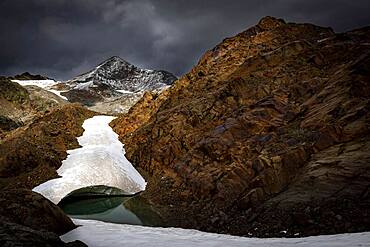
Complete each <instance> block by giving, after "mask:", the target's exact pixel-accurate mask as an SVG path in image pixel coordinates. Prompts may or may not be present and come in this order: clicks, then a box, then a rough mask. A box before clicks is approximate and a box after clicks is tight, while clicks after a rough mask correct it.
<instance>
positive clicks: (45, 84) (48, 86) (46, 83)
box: [12, 80, 68, 100]
mask: <svg viewBox="0 0 370 247" xmlns="http://www.w3.org/2000/svg"><path fill="white" fill-rule="evenodd" d="M12 82H16V83H18V84H19V85H21V86H37V87H40V88H42V89H45V90H46V91H49V92H51V93H53V94H56V95H58V96H59V97H61V98H62V99H64V100H68V99H67V98H66V97H65V96H63V95H61V94H60V93H63V92H65V91H58V90H55V89H52V87H53V86H55V85H56V84H58V83H60V82H58V81H54V80H12Z"/></svg>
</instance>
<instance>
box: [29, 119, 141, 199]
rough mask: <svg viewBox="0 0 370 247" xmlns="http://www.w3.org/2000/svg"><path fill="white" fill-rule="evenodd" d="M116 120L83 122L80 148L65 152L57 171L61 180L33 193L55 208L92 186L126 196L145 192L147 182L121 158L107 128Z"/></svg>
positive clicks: (119, 148)
mask: <svg viewBox="0 0 370 247" xmlns="http://www.w3.org/2000/svg"><path fill="white" fill-rule="evenodd" d="M114 118H115V117H111V116H95V117H92V118H90V119H87V120H85V122H84V123H83V125H82V127H83V128H84V129H85V131H84V133H83V135H82V136H81V137H78V138H77V140H78V143H79V144H80V145H81V146H82V147H81V148H78V149H74V150H68V151H67V153H68V154H69V155H68V157H67V159H65V160H64V161H63V162H62V166H61V167H60V168H59V169H58V170H57V172H58V175H60V176H61V178H57V179H52V180H49V181H47V182H45V183H43V184H41V185H39V186H37V187H35V188H34V189H33V191H35V192H38V193H40V194H42V195H43V196H45V197H46V198H48V199H49V200H51V201H52V202H53V203H55V204H57V203H59V202H60V200H61V199H63V197H65V196H66V195H68V194H69V193H70V192H72V191H74V190H76V189H80V188H84V187H88V186H93V185H105V186H110V187H116V188H119V189H122V190H123V191H126V192H128V193H137V192H139V191H143V190H145V186H146V182H145V180H144V178H143V177H142V176H141V175H140V173H139V172H138V171H136V169H135V168H134V167H133V166H132V165H131V163H130V162H129V161H128V160H127V159H126V157H125V155H124V153H125V152H124V148H123V144H122V143H121V142H120V141H119V140H118V135H117V134H116V133H115V132H114V131H113V130H112V128H111V127H110V126H109V123H110V122H111V121H112V120H113V119H114Z"/></svg>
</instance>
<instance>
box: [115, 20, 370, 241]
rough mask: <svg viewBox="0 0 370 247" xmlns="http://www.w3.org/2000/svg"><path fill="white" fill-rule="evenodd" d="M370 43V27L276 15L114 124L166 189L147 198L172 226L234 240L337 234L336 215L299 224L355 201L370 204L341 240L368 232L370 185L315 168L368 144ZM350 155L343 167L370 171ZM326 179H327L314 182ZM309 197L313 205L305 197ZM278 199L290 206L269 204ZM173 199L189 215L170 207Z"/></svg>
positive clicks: (129, 151) (138, 161)
mask: <svg viewBox="0 0 370 247" xmlns="http://www.w3.org/2000/svg"><path fill="white" fill-rule="evenodd" d="M369 42H370V29H369V28H363V29H358V30H355V31H352V32H348V33H343V34H335V33H334V32H333V31H332V29H330V28H323V27H318V26H315V25H311V24H295V23H285V22H284V21H282V20H279V19H276V18H273V17H266V18H263V19H262V20H261V21H260V22H259V23H258V24H257V25H256V26H254V27H252V28H250V29H248V30H246V31H244V32H242V33H240V34H238V35H236V36H235V37H232V38H227V39H225V40H224V41H223V42H222V43H220V44H219V45H217V46H216V47H215V48H213V49H212V50H209V51H207V52H206V53H205V54H204V55H203V56H202V57H201V59H200V60H199V62H198V64H197V65H196V66H195V67H194V68H193V69H192V70H191V71H190V72H189V73H187V74H186V75H184V76H183V77H181V78H180V79H179V80H177V81H176V82H175V84H174V85H173V86H172V87H171V88H169V89H168V90H166V91H165V92H164V93H162V94H160V95H159V96H158V97H153V96H151V97H150V96H149V95H147V96H145V97H144V98H143V99H142V100H141V101H140V102H138V103H137V104H136V105H135V106H134V108H133V109H132V110H131V111H130V112H129V113H128V114H126V115H124V116H121V117H119V118H118V119H117V120H116V121H115V122H114V124H112V126H113V127H114V130H115V131H116V132H117V133H119V135H120V138H121V140H123V141H124V143H125V149H126V156H127V157H128V159H129V160H130V161H132V162H133V164H134V165H135V166H136V167H138V168H139V169H142V170H144V171H146V172H147V173H148V175H147V178H148V180H149V185H148V191H149V192H150V191H156V193H155V194H150V193H149V192H148V193H146V194H145V193H144V194H143V196H146V197H147V198H149V199H150V200H151V201H152V202H155V203H154V204H156V205H157V206H158V207H162V208H164V209H163V210H164V211H165V213H166V214H167V215H166V217H168V219H169V224H172V225H180V226H184V227H186V226H190V227H197V228H200V229H206V230H213V231H223V232H228V233H235V234H247V233H248V232H249V231H252V229H253V228H251V226H254V227H257V228H259V229H261V230H260V232H255V231H253V233H254V234H256V235H259V236H265V235H263V234H265V233H267V234H271V235H275V236H276V235H279V232H280V231H283V230H284V231H285V230H286V229H292V230H293V229H299V231H300V232H302V234H303V235H304V234H306V235H308V234H319V233H332V232H331V231H332V230H330V225H331V224H332V223H333V222H334V221H335V220H332V219H331V218H330V219H329V218H328V217H329V216H325V215H326V214H324V213H325V212H321V211H320V210H319V211H317V212H321V213H317V214H316V213H312V214H309V217H308V219H307V220H308V221H310V222H311V221H312V222H314V219H313V218H310V217H319V218H320V217H321V216H322V217H323V220H322V222H320V224H321V225H320V224H319V223H317V224H316V225H315V224H314V225H313V226H314V227H313V228H306V229H305V228H304V227H297V226H296V225H294V224H297V220H295V219H303V218H302V217H300V216H299V214H298V211H299V210H302V207H303V208H304V207H312V206H315V207H321V206H323V205H328V206H327V207H325V210H326V212H328V211H337V212H338V213H339V212H341V211H343V210H347V209H348V208H347V209H345V208H346V207H342V206H340V205H337V204H336V203H327V200H332V199H335V200H336V201H337V202H340V201H343V200H344V199H345V197H346V198H348V200H349V201H350V203H348V205H352V206H349V207H350V208H351V207H353V205H357V204H359V205H360V206H358V209H359V210H357V211H356V213H354V216H353V218H354V219H356V220H355V222H354V223H353V224H352V225H351V227H352V228H351V227H347V226H345V225H340V224H339V225H338V227H337V228H335V233H339V232H345V231H355V230H356V229H367V230H369V228H368V226H369V225H366V220H365V219H364V216H365V215H367V214H368V213H369V212H368V211H369V210H368V208H367V205H368V204H366V203H365V202H364V200H365V199H361V200H360V202H361V203H360V202H357V201H356V200H357V199H356V198H360V197H361V195H360V194H361V193H360V192H359V191H360V190H361V189H362V190H366V188H368V185H369V184H368V183H366V182H365V180H364V179H361V180H360V181H361V182H359V183H356V184H352V183H351V182H350V179H345V180H343V179H342V178H343V177H342V175H343V173H345V171H344V170H343V169H339V168H338V169H339V172H338V173H335V174H332V175H329V177H330V179H329V180H325V179H326V177H325V169H326V168H325V167H324V166H318V167H319V168H318V170H319V171H317V174H316V173H314V174H311V173H310V171H309V170H307V169H308V168H307V167H309V166H310V164H311V162H314V160H315V158H314V157H315V155H319V154H327V155H328V157H326V159H328V160H330V159H334V158H336V157H337V156H338V155H339V154H335V152H327V151H328V150H330V149H331V148H333V147H337V146H338V145H341V144H344V143H348V142H354V143H357V144H358V143H361V142H364V143H365V142H366V143H367V141H368V138H369V128H368V126H369V104H370V103H369V97H368V92H369V91H370V88H369V79H370V67H369V64H370V46H369V45H368V44H369ZM131 123H133V125H131ZM338 152H339V153H340V149H339V150H338ZM354 152H355V153H356V152H357V151H354ZM348 154H349V153H348ZM340 157H341V158H340V159H343V160H345V159H346V160H347V161H348V162H346V163H345V164H346V165H344V166H347V165H348V166H351V165H352V164H353V163H356V164H358V166H357V165H356V166H355V167H354V168H353V173H352V172H351V174H356V172H358V173H359V174H363V176H364V177H367V176H368V175H369V171H370V169H369V163H366V162H359V159H362V158H365V160H366V159H367V158H366V157H362V156H361V155H359V156H357V155H354V156H353V159H352V158H351V159H347V158H348V157H347V155H344V156H340ZM360 157H361V158H360ZM315 164H316V163H315ZM337 164H338V163H336V162H334V163H331V165H330V166H333V167H334V168H335V167H336V166H337ZM351 169H352V168H351ZM316 175H317V176H318V177H320V179H323V180H322V183H320V184H316V183H311V182H310V181H311V180H310V177H311V176H313V180H312V181H315V178H316ZM158 177H163V178H164V179H163V181H167V182H166V184H164V182H162V180H160V181H157V178H158ZM150 179H153V181H152V182H150ZM301 180H302V181H305V182H303V183H301V184H300V185H299V186H294V185H293V184H295V183H296V181H301ZM336 182H338V184H341V186H345V187H348V190H346V191H348V193H345V195H344V194H343V195H338V197H336V196H334V197H330V198H329V197H328V194H327V193H326V192H323V193H320V191H331V190H332V189H333V190H334V189H335V188H338V187H337V184H335V183H336ZM290 188H291V190H292V192H289V193H287V194H285V192H286V191H288V190H289V189H290ZM182 191H186V192H187V193H188V195H189V196H188V198H187V199H186V198H184V197H182V196H181V192H182ZM350 192H353V194H351V193H350ZM294 193H297V194H295V196H292V195H293V194H294ZM300 193H303V194H302V196H305V197H306V198H311V199H312V202H310V201H309V200H304V201H301V200H300V198H301V197H300ZM298 194H299V195H298ZM274 198H281V199H282V200H286V201H289V202H291V204H288V203H286V204H284V205H285V207H277V206H276V204H274V203H271V204H269V202H270V201H271V200H274ZM355 201H356V202H355ZM169 202H170V203H171V204H173V205H175V208H178V209H171V210H167V209H168V206H167V205H168V203H169ZM276 203H278V202H276ZM184 211H186V217H185V216H182V215H183V214H184V213H183V212H184ZM290 211H291V212H296V213H297V217H296V218H294V217H293V218H292V219H291V220H287V221H284V219H283V217H281V216H282V215H286V214H287V213H289V212H290ZM220 212H223V213H220ZM225 212H226V213H225ZM218 214H221V215H224V214H225V215H226V217H224V216H222V217H221V216H220V217H221V218H225V219H224V220H222V221H214V222H223V223H220V224H219V225H215V224H213V223H212V222H211V219H212V217H218V218H220V217H219V216H217V215H218ZM215 215H216V216H215ZM267 215H268V216H269V218H270V222H269V223H267V221H265V220H266V219H267ZM265 216H266V217H265ZM304 219H306V218H304ZM274 220H275V221H274ZM233 221H236V222H238V224H234V223H233ZM298 221H299V220H298ZM212 225H214V227H213V226H212ZM356 225H357V226H356ZM313 229H315V230H313ZM351 229H354V230H351ZM292 234H293V233H292Z"/></svg>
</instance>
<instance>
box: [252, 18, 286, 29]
mask: <svg viewBox="0 0 370 247" xmlns="http://www.w3.org/2000/svg"><path fill="white" fill-rule="evenodd" d="M284 24H286V23H285V21H284V20H283V19H280V18H276V17H272V16H265V17H263V18H262V19H261V20H260V21H259V22H258V24H257V26H258V27H260V28H262V29H264V30H271V29H274V28H277V27H279V26H281V25H284Z"/></svg>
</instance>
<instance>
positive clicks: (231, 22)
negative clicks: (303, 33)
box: [0, 0, 370, 79]
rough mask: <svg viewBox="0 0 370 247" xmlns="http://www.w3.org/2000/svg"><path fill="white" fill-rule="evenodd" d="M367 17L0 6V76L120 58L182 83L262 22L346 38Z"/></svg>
mask: <svg viewBox="0 0 370 247" xmlns="http://www.w3.org/2000/svg"><path fill="white" fill-rule="evenodd" d="M368 13H370V4H369V3H368V0H356V1H348V0H337V1H323V0H310V1H307V0H275V1H273V0H266V1H262V0H252V1H246V0H238V1H236V0H235V1H232V0H230V1H225V0H222V1H221V0H212V1H211V0H209V1H201V0H178V1H175V0H152V1H150V0H127V1H118V0H105V1H103V0H74V1H71V0H52V1H51V0H1V1H0V30H1V36H0V74H3V75H10V74H16V73H20V72H24V71H30V72H31V73H41V74H46V75H48V76H50V77H54V78H58V79H67V78H71V77H72V76H75V75H77V74H79V73H81V72H85V71H86V70H88V69H89V68H91V67H93V66H95V65H96V64H98V63H99V62H101V61H102V60H104V59H105V58H108V57H110V56H113V55H118V56H121V57H122V58H124V59H126V60H128V61H129V62H131V63H133V64H135V65H138V66H141V67H146V68H153V69H166V70H169V71H171V72H173V73H175V74H177V75H181V74H183V73H185V72H187V71H188V70H189V69H190V68H191V66H193V65H194V64H195V63H196V62H197V60H198V58H199V57H200V56H201V54H202V53H204V51H206V50H207V49H210V48H212V47H213V46H214V45H216V44H217V43H219V42H220V41H221V40H222V39H223V38H225V37H227V36H232V35H235V34H236V33H238V32H241V31H243V30H245V29H246V28H248V27H249V26H252V25H254V24H256V23H257V22H258V20H259V19H260V18H261V17H263V16H266V15H272V16H277V17H281V18H284V19H285V20H287V21H294V22H311V23H315V24H317V25H322V26H331V27H333V28H334V29H335V30H336V31H345V30H348V29H352V28H356V27H361V26H365V25H369V24H370V15H369V14H368Z"/></svg>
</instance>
